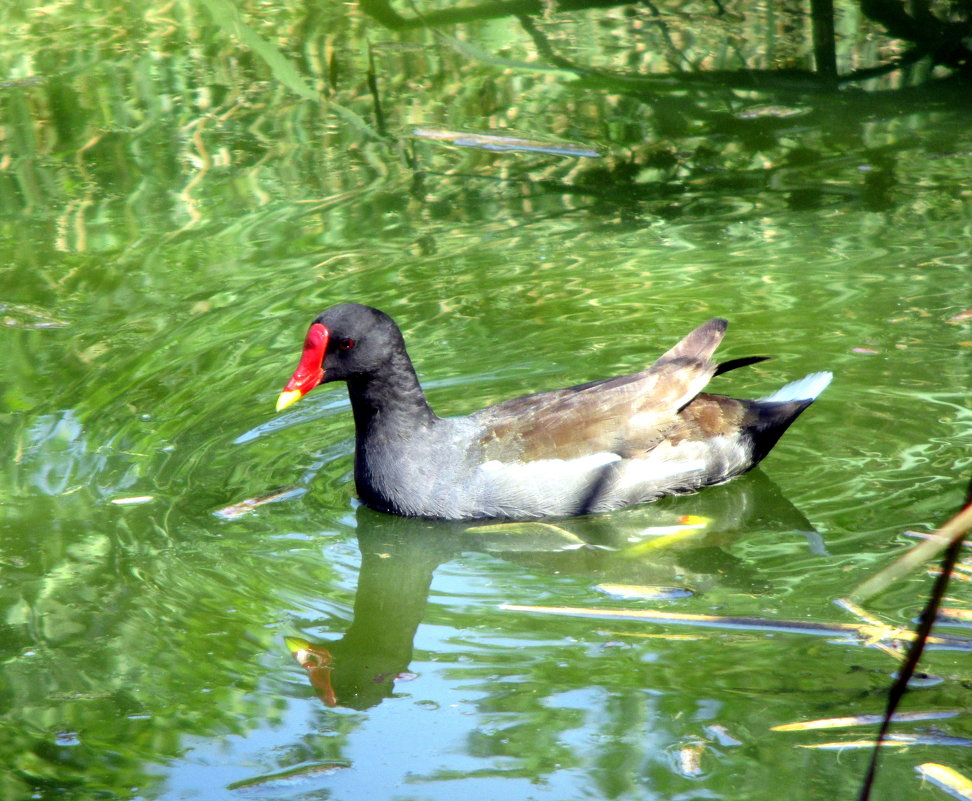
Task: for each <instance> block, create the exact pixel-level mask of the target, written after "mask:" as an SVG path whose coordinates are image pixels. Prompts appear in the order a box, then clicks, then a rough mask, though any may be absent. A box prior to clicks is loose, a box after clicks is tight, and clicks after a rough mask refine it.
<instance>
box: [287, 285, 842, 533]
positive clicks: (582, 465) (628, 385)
mask: <svg viewBox="0 0 972 801" xmlns="http://www.w3.org/2000/svg"><path fill="white" fill-rule="evenodd" d="M726 327H727V323H726V322H725V321H724V320H720V319H714V320H710V321H708V322H707V323H704V324H703V325H701V326H699V327H698V328H697V329H695V330H694V331H693V332H692V333H690V334H689V335H688V336H686V337H685V338H684V339H683V340H682V341H681V342H679V343H678V344H677V345H676V346H675V347H674V348H672V349H671V350H669V351H668V352H667V353H665V354H664V355H662V356H661V357H660V358H659V359H658V360H657V361H656V362H655V363H654V364H652V365H651V366H650V367H648V368H647V369H645V370H642V371H641V372H638V373H633V374H631V375H626V376H621V377H618V378H611V379H605V380H602V381H594V382H591V383H588V384H581V385H579V386H575V387H569V388H566V389H560V390H554V391H550V392H539V393H536V394H533V395H525V396H523V397H519V398H513V399H511V400H508V401H504V402H502V403H498V404H495V405H493V406H488V407H486V408H484V409H481V410H480V411H477V412H473V413H472V414H470V415H467V416H464V417H452V418H442V417H439V416H437V415H436V414H435V413H434V412H433V411H432V410H431V408H430V407H429V405H428V402H427V401H426V399H425V395H424V393H423V392H422V389H421V387H420V385H419V382H418V378H417V377H416V375H415V370H414V368H413V367H412V363H411V360H410V359H409V357H408V354H407V352H406V350H405V345H404V340H403V339H402V336H401V333H400V331H399V329H398V327H397V326H396V325H395V323H394V322H393V321H392V320H391V318H389V317H388V316H387V315H385V314H383V313H382V312H379V311H377V310H376V309H372V308H370V307H367V306H361V305H358V304H350V303H348V304H341V305H339V306H335V307H333V308H331V309H329V310H327V311H326V312H324V313H323V314H322V315H320V316H319V317H318V318H317V320H316V321H315V322H314V324H312V326H311V329H310V331H309V332H308V337H307V341H306V342H305V348H304V355H303V358H302V359H301V364H300V366H299V367H298V369H297V372H295V374H294V377H293V378H292V379H291V382H290V383H289V384H288V385H287V388H286V389H285V390H284V393H283V394H282V395H281V400H280V403H279V404H278V408H283V407H284V406H287V405H289V403H292V402H293V401H294V400H297V399H298V398H299V397H300V396H302V395H303V394H305V393H306V392H307V391H309V390H310V389H311V388H313V386H315V385H316V384H317V383H320V382H321V381H325V382H326V381H333V380H344V381H347V384H348V393H349V396H350V399H351V407H352V410H353V413H354V420H355V428H356V442H355V467H354V475H355V484H356V486H357V490H358V495H359V496H360V498H361V500H362V501H363V502H364V503H365V504H367V505H368V506H371V507H373V508H375V509H379V510H381V511H385V512H391V513H393V514H398V515H406V516H417V517H430V518H442V519H450V520H460V519H468V518H484V517H505V518H530V517H541V516H551V515H557V516H561V515H576V514H585V513H588V512H600V511H606V510H609V509H616V508H619V507H622V506H627V505H630V504H634V503H642V502H646V501H651V500H654V499H656V498H658V497H660V496H663V495H671V494H677V493H682V492H689V491H692V490H697V489H699V488H701V487H703V486H707V485H710V484H718V483H721V482H723V481H727V480H729V479H730V478H732V477H734V476H736V475H739V474H740V473H743V472H745V471H746V470H749V469H750V468H752V467H753V466H755V465H756V464H757V463H758V462H759V461H760V460H761V459H762V458H763V457H764V456H765V455H766V453H768V452H769V450H770V449H771V448H772V447H773V445H774V444H775V443H776V441H777V440H778V439H779V437H780V436H781V435H782V433H783V432H784V431H785V430H786V428H787V427H788V426H789V425H790V423H791V422H792V421H793V420H794V419H796V417H797V416H798V415H799V414H800V413H801V412H802V411H803V410H804V409H805V408H806V407H807V406H809V405H810V403H812V402H813V400H814V398H816V396H817V395H819V393H820V392H821V391H823V389H824V388H825V387H826V386H827V384H828V383H829V382H830V378H831V376H830V374H829V373H813V374H811V375H809V376H807V377H806V378H804V379H802V380H801V381H797V382H794V383H792V384H789V385H787V386H786V387H784V388H783V389H781V390H779V391H778V392H777V393H774V395H772V396H770V397H769V398H764V399H761V400H737V399H734V398H728V397H726V396H723V395H710V394H706V393H702V392H701V390H702V388H703V387H705V385H706V384H707V383H708V381H709V379H710V378H711V377H712V376H714V375H716V374H718V373H721V372H726V371H727V370H729V369H733V368H735V367H739V366H742V365H744V364H750V363H753V362H755V361H761V360H762V359H760V358H753V359H739V360H735V361H734V362H727V363H725V364H724V365H722V366H720V365H717V364H715V363H714V362H712V361H710V357H711V356H712V353H713V352H714V351H715V349H716V347H717V346H718V344H719V342H720V341H721V340H722V337H723V335H724V333H725V330H726ZM322 369H323V374H321V370H322Z"/></svg>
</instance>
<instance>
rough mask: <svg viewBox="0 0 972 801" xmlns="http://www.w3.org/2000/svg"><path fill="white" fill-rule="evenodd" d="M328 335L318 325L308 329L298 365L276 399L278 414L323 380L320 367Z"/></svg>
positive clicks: (323, 328) (328, 332) (328, 333)
mask: <svg viewBox="0 0 972 801" xmlns="http://www.w3.org/2000/svg"><path fill="white" fill-rule="evenodd" d="M330 335H331V332H330V331H328V330H327V328H326V327H325V326H323V325H321V324H320V323H314V324H313V325H312V326H311V327H310V328H309V329H308V331H307V337H306V339H304V352H303V353H302V354H301V356H300V364H298V365H297V369H296V370H294V374H293V375H292V376H291V377H290V381H288V382H287V386H285V387H284V389H283V392H281V393H280V397H279V398H277V411H278V412H280V411H283V410H284V409H286V408H287V407H288V406H290V405H291V404H293V403H296V402H297V401H299V400H300V399H301V398H303V397H304V395H306V394H307V393H308V392H310V391H311V390H312V389H313V388H314V387H316V386H317V385H318V384H320V383H321V381H323V380H324V368H323V367H321V365H322V364H323V363H324V351H326V350H327V340H328V339H329V338H330Z"/></svg>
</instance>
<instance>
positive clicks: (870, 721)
mask: <svg viewBox="0 0 972 801" xmlns="http://www.w3.org/2000/svg"><path fill="white" fill-rule="evenodd" d="M958 714H959V710H957V709H947V710H943V711H941V712H897V713H896V714H895V715H894V716H893V717H892V720H893V721H894V722H895V723H909V722H913V721H916V720H944V719H946V718H954V717H956V716H957V715H958ZM882 720H884V715H851V716H848V717H843V718H820V719H819V720H800V721H797V722H795V723H783V724H780V725H779V726H773V727H772V728H771V729H770V731H812V730H814V729H840V728H846V727H848V726H875V725H877V724H879V723H880V722H881V721H882Z"/></svg>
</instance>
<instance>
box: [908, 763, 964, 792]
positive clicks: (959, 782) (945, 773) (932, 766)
mask: <svg viewBox="0 0 972 801" xmlns="http://www.w3.org/2000/svg"><path fill="white" fill-rule="evenodd" d="M915 770H916V771H918V775H919V776H921V778H922V779H927V780H928V781H929V782H931V783H932V784H934V785H935V786H936V787H940V788H941V789H942V790H945V792H947V793H949V794H950V795H952V796H954V797H955V798H963V799H966V800H967V801H972V781H969V779H967V778H966V777H965V776H963V775H962V774H961V773H959V772H958V771H957V770H953V769H952V768H950V767H948V766H946V765H939V764H938V763H937V762H923V763H922V764H920V765H919V766H918V767H917V768H915Z"/></svg>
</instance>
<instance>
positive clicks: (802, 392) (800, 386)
mask: <svg viewBox="0 0 972 801" xmlns="http://www.w3.org/2000/svg"><path fill="white" fill-rule="evenodd" d="M833 377H834V374H833V373H831V372H823V373H810V374H809V375H805V376H804V377H803V378H800V379H798V380H796V381H791V382H790V383H789V384H787V385H786V386H783V387H780V388H779V389H778V390H776V392H774V393H773V394H772V395H767V396H766V397H765V398H760V400H761V401H767V402H769V403H783V402H785V401H801V400H814V399H816V398H817V396H818V395H820V393H821V392H823V391H824V390H825V389H826V388H827V387H828V386H829V384H830V382H831V380H832V379H833Z"/></svg>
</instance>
